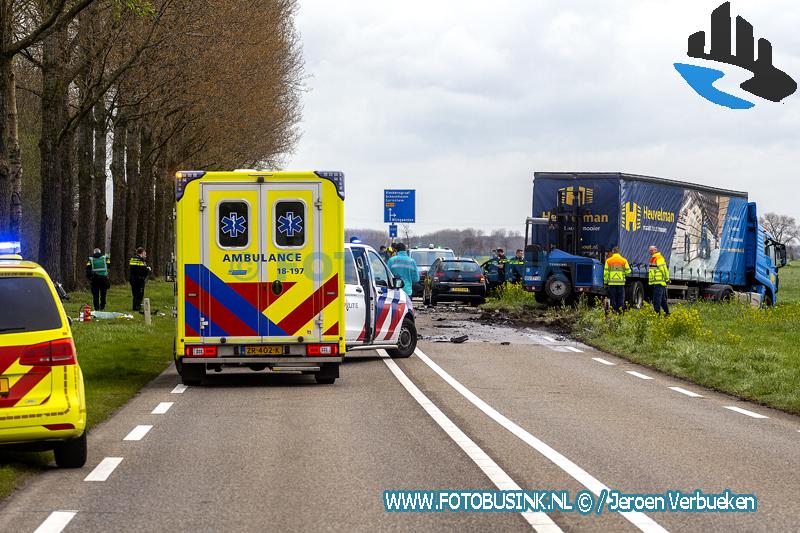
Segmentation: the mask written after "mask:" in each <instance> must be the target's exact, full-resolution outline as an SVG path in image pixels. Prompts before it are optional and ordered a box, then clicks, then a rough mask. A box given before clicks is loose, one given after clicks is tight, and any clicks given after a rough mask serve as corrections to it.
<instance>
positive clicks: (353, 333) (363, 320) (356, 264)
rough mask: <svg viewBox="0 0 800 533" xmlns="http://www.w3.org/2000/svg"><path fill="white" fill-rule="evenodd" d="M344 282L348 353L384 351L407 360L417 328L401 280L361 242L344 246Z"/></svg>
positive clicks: (413, 345) (413, 348)
mask: <svg viewBox="0 0 800 533" xmlns="http://www.w3.org/2000/svg"><path fill="white" fill-rule="evenodd" d="M344 279H345V281H344V287H345V289H344V290H345V324H346V327H345V329H346V331H345V339H346V344H347V350H348V351H351V350H370V349H374V348H384V349H386V351H387V352H388V353H389V355H391V356H392V357H398V358H404V357H410V356H411V354H413V353H414V350H415V349H416V347H417V328H416V326H415V324H414V307H413V306H412V304H411V298H410V297H409V296H408V295H407V294H406V292H405V291H404V290H403V280H401V279H399V278H395V277H394V276H392V273H391V271H390V270H389V267H387V266H386V263H384V262H383V259H381V257H380V255H378V252H376V251H375V249H374V248H372V247H371V246H368V245H366V244H360V243H348V244H345V249H344Z"/></svg>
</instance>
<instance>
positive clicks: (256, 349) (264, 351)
mask: <svg viewBox="0 0 800 533" xmlns="http://www.w3.org/2000/svg"><path fill="white" fill-rule="evenodd" d="M284 353H286V349H285V347H284V346H245V347H244V354H245V355H283V354H284Z"/></svg>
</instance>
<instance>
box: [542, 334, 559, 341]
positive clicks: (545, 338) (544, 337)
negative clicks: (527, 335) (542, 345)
mask: <svg viewBox="0 0 800 533" xmlns="http://www.w3.org/2000/svg"><path fill="white" fill-rule="evenodd" d="M542 338H543V339H544V340H546V341H547V342H556V340H555V339H554V338H553V337H548V336H547V335H542Z"/></svg>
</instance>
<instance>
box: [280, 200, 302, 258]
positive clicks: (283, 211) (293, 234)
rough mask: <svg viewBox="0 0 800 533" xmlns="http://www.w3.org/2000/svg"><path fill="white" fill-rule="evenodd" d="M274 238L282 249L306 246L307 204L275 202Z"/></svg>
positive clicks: (288, 201)
mask: <svg viewBox="0 0 800 533" xmlns="http://www.w3.org/2000/svg"><path fill="white" fill-rule="evenodd" d="M274 213H275V220H274V221H273V226H272V227H273V228H274V231H273V236H274V239H275V245H276V246H279V247H281V248H302V247H303V246H305V244H306V204H304V203H303V202H301V201H299V200H281V201H279V202H275V211H274Z"/></svg>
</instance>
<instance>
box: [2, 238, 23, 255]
mask: <svg viewBox="0 0 800 533" xmlns="http://www.w3.org/2000/svg"><path fill="white" fill-rule="evenodd" d="M19 253H22V247H21V246H20V244H19V241H0V254H19Z"/></svg>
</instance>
